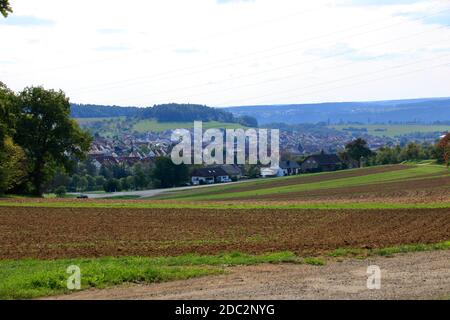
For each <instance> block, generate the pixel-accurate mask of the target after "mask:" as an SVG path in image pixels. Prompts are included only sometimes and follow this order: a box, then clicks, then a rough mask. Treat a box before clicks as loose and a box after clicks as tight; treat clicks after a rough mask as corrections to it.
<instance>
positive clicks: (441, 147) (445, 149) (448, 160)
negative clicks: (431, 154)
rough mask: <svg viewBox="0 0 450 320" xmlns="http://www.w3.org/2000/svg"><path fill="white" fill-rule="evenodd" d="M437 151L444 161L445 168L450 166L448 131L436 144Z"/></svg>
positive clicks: (449, 136)
mask: <svg viewBox="0 0 450 320" xmlns="http://www.w3.org/2000/svg"><path fill="white" fill-rule="evenodd" d="M438 152H439V153H440V156H441V157H442V159H439V160H444V163H445V164H446V165H447V168H448V167H450V133H447V134H446V135H445V136H444V137H443V138H442V139H441V140H440V141H439V144H438Z"/></svg>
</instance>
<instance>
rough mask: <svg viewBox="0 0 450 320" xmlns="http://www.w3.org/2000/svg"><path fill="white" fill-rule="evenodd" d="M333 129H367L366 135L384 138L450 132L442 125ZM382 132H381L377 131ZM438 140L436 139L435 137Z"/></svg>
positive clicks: (338, 128) (359, 126) (339, 128)
mask: <svg viewBox="0 0 450 320" xmlns="http://www.w3.org/2000/svg"><path fill="white" fill-rule="evenodd" d="M330 127H331V128H333V129H336V130H340V131H343V129H346V128H350V127H352V128H358V129H362V128H367V133H368V134H370V135H373V136H379V137H382V136H386V137H391V138H394V137H396V136H401V135H406V134H410V133H428V132H439V133H441V132H445V131H448V130H450V126H444V125H413V124H411V125H408V124H403V125H375V124H374V125H350V124H349V125H336V126H330ZM377 130H382V131H377ZM436 138H438V137H436Z"/></svg>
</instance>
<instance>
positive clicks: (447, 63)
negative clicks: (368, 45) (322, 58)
mask: <svg viewBox="0 0 450 320" xmlns="http://www.w3.org/2000/svg"><path fill="white" fill-rule="evenodd" d="M447 56H450V54H446V55H443V56H441V57H439V58H442V57H447ZM434 59H435V58H434ZM434 59H428V60H434ZM419 62H420V61H419ZM415 63H417V62H415ZM410 64H414V63H409V64H407V65H410ZM448 65H450V61H449V62H446V63H444V64H439V65H435V66H431V67H427V68H422V69H417V70H414V71H409V72H405V73H401V74H398V75H394V76H385V77H382V78H377V79H370V80H366V81H359V82H356V83H352V84H346V85H342V86H338V87H335V88H332V89H328V90H330V91H331V90H336V89H340V88H345V87H349V86H353V85H355V84H364V83H370V82H373V81H379V80H386V79H391V78H396V77H398V76H403V75H408V74H411V73H415V72H420V71H423V70H428V69H434V68H437V67H440V66H448ZM403 66H406V65H401V66H395V67H392V68H385V69H384V70H379V71H377V72H374V73H369V74H365V75H359V76H367V75H371V74H379V73H382V72H386V71H390V70H391V69H397V68H401V67H403ZM356 77H357V76H351V77H347V78H343V79H339V80H335V81H330V82H328V83H333V82H339V81H342V80H348V79H350V78H356ZM323 84H327V83H321V84H317V85H313V86H307V87H302V88H296V89H293V90H292V89H291V90H285V91H282V92H277V93H272V94H266V95H259V96H258V97H252V98H244V99H239V101H248V100H254V99H258V98H261V97H271V96H277V95H279V94H282V93H287V92H292V91H301V90H303V89H304V88H310V87H320V86H321V85H323ZM328 90H318V91H312V92H308V93H306V94H303V95H300V96H307V95H311V94H315V93H322V92H324V91H325V92H326V91H328ZM296 97H299V96H298V95H295V96H288V97H283V98H282V99H289V98H296ZM238 104H241V103H240V102H239V103H233V105H238ZM218 105H221V106H230V105H231V103H230V102H224V103H221V104H218Z"/></svg>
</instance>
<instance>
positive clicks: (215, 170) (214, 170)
mask: <svg viewBox="0 0 450 320" xmlns="http://www.w3.org/2000/svg"><path fill="white" fill-rule="evenodd" d="M191 176H192V177H223V176H228V174H227V173H226V172H225V170H223V169H222V168H221V167H210V168H200V169H196V170H194V172H192V174H191Z"/></svg>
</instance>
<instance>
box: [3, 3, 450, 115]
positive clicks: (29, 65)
mask: <svg viewBox="0 0 450 320" xmlns="http://www.w3.org/2000/svg"><path fill="white" fill-rule="evenodd" d="M11 2H12V6H13V8H14V14H12V15H10V16H9V18H8V19H3V18H2V17H0V38H1V42H0V81H3V82H5V83H6V84H7V85H8V86H9V87H10V88H12V89H13V90H16V91H17V90H20V89H22V88H23V87H25V86H30V85H43V86H45V87H46V88H54V89H62V90H64V91H65V92H66V93H67V94H68V95H69V96H70V98H71V101H72V102H78V103H95V104H115V105H122V106H127V105H137V106H150V105H154V104H158V103H167V102H178V103H200V104H207V105H210V106H230V105H253V104H286V103H306V102H324V101H355V100H385V99H400V98H417V97H443V96H450V1H449V0H437V1H413V0H410V1H407V0H397V1H394V0H392V1H389V0H376V1H375V0H334V1H326V0H314V1H303V0H151V1H148V0H128V1H122V0H121V1H119V0H58V1H55V0H20V1H19V0H16V1H14V0H12V1H11Z"/></svg>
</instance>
